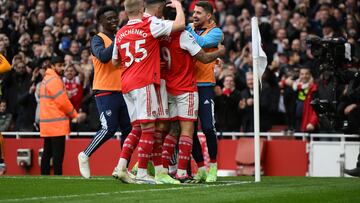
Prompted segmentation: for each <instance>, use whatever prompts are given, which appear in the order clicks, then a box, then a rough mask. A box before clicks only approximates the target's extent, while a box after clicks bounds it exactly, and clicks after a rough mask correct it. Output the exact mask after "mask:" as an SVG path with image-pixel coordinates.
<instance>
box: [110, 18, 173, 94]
mask: <svg viewBox="0 0 360 203" xmlns="http://www.w3.org/2000/svg"><path fill="white" fill-rule="evenodd" d="M172 24H173V22H172V21H165V20H161V19H158V18H156V17H148V18H143V20H140V19H136V20H129V22H128V23H127V25H125V26H124V27H122V28H121V29H120V30H119V31H118V32H117V34H116V38H115V40H116V41H115V45H114V51H113V58H114V59H119V58H121V63H122V65H123V67H125V71H124V73H123V74H122V91H123V92H124V93H128V92H130V91H132V90H134V89H139V88H142V87H145V86H147V85H149V84H160V43H159V40H158V39H157V38H159V37H161V36H168V35H170V33H171V29H172Z"/></svg>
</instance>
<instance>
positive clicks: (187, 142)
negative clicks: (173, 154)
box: [178, 135, 193, 170]
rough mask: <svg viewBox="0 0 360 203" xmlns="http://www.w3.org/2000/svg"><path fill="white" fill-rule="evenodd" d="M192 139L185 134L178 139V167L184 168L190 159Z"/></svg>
mask: <svg viewBox="0 0 360 203" xmlns="http://www.w3.org/2000/svg"><path fill="white" fill-rule="evenodd" d="M192 145H193V139H192V138H191V137H189V136H186V135H181V136H180V140H179V165H178V169H182V170H186V169H187V166H188V162H189V160H190V155H191V150H192Z"/></svg>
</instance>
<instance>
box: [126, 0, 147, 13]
mask: <svg viewBox="0 0 360 203" xmlns="http://www.w3.org/2000/svg"><path fill="white" fill-rule="evenodd" d="M124 7H125V12H126V13H127V14H128V15H137V14H139V12H140V10H142V9H144V1H143V0H125V2H124Z"/></svg>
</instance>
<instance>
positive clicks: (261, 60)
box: [251, 17, 267, 182]
mask: <svg viewBox="0 0 360 203" xmlns="http://www.w3.org/2000/svg"><path fill="white" fill-rule="evenodd" d="M251 39H252V58H253V72H254V73H253V75H254V149H255V182H260V110H259V109H260V104H259V82H260V84H261V77H262V75H263V74H264V72H265V69H266V65H267V57H266V54H265V52H264V51H263V50H262V48H261V36H260V31H259V25H258V20H257V18H256V17H253V18H251Z"/></svg>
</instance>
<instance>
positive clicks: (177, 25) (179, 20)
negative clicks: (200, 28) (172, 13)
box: [166, 0, 185, 32]
mask: <svg viewBox="0 0 360 203" xmlns="http://www.w3.org/2000/svg"><path fill="white" fill-rule="evenodd" d="M166 6H170V7H173V8H175V9H176V18H175V21H174V23H173V25H172V28H171V32H177V31H181V30H184V29H185V14H184V10H183V8H182V5H181V3H180V2H179V1H178V0H171V4H167V5H166Z"/></svg>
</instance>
